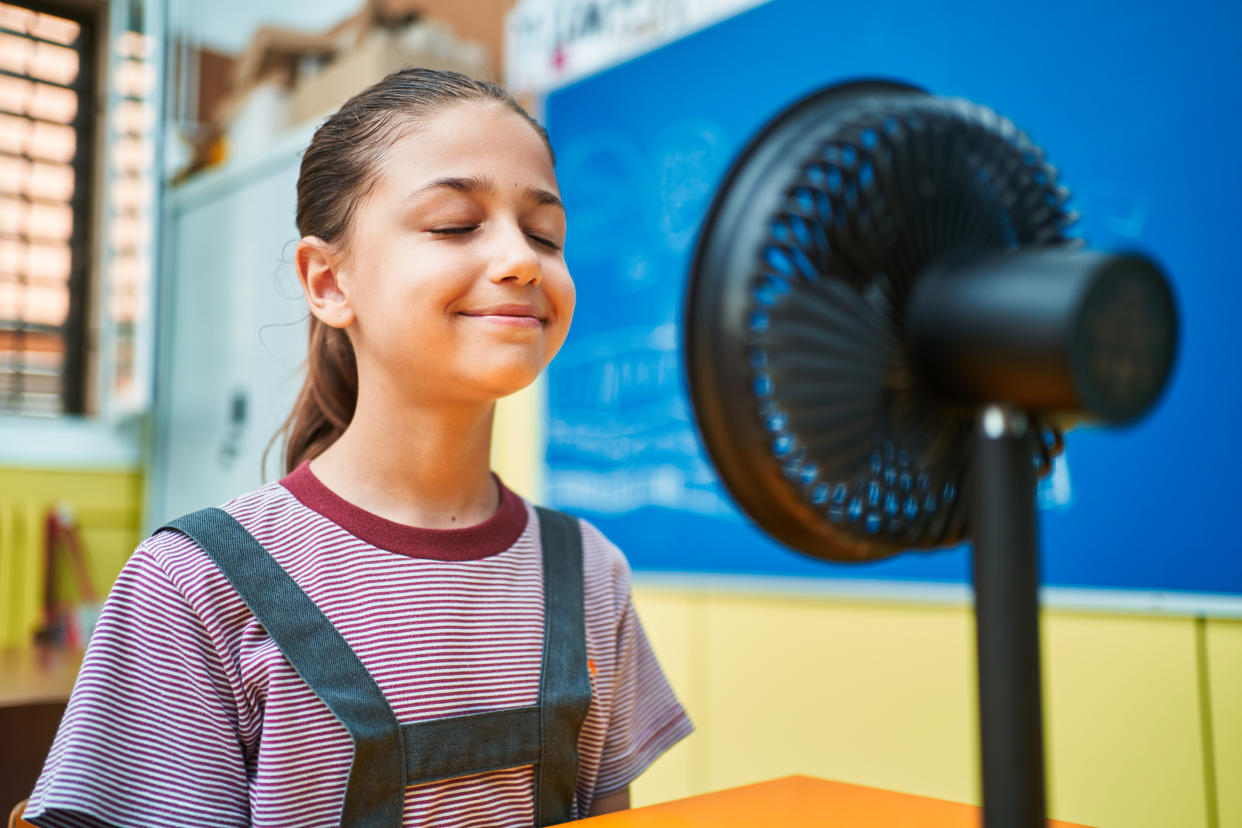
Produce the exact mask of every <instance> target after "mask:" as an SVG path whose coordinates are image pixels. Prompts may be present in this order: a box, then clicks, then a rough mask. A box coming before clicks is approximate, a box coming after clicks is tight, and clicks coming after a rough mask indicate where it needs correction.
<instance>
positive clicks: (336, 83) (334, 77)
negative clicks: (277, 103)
mask: <svg viewBox="0 0 1242 828" xmlns="http://www.w3.org/2000/svg"><path fill="white" fill-rule="evenodd" d="M407 66H426V67H428V68H431V69H451V70H453V71H457V72H462V73H464V74H467V75H470V76H471V77H476V78H487V77H490V76H491V74H492V70H491V67H490V66H489V65H488V62H487V54H486V50H485V49H484V48H483V46H482V45H481V44H478V43H472V42H464V41H461V40H458V39H457V37H456V36H455V35H454V34H453V32H452V30H451V29H450V28H449V27H448V26H447V25H445V24H443V23H441V22H439V21H433V20H419V21H417V22H414V23H411V24H409V25H407V26H404V27H402V28H389V27H386V26H375V27H372V28H370V29H369V30H368V31H366V32H365V33H364V34H363V35H362V38H361V40H360V41H359V42H358V43H357V45H355V46H354V47H353V48H350V49H346V50H344V51H341V52H339V53H338V54H337V55H336V56H335V57H334V58H333V59H332V61H331V62H330V63H328V64H327V65H326V66H324V67H323V68H322V69H320V70H319V71H318V72H317V73H315V74H313V75H303V76H301V77H299V78H298V81H297V84H296V85H295V86H294V89H293V94H292V96H291V98H290V102H289V124H290V125H294V124H300V123H303V122H305V121H309V120H313V119H316V118H320V117H323V116H325V115H328V114H330V113H332V112H334V111H335V110H336V109H338V108H339V107H340V106H341V104H343V103H345V101H347V100H349V99H350V98H352V97H353V96H354V95H356V94H358V93H359V92H361V91H362V90H363V89H365V88H366V87H368V86H370V85H371V84H373V83H375V82H376V81H379V80H381V79H382V78H383V77H384V76H386V75H388V74H390V73H391V72H395V71H397V70H398V69H404V68H405V67H407Z"/></svg>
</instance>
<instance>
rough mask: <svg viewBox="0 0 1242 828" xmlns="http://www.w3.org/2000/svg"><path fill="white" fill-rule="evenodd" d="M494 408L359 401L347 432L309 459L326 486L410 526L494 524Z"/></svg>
mask: <svg viewBox="0 0 1242 828" xmlns="http://www.w3.org/2000/svg"><path fill="white" fill-rule="evenodd" d="M494 410H495V404H494V403H492V402H486V403H473V404H452V405H442V406H439V407H418V408H410V407H408V406H406V407H403V406H400V405H387V404H382V403H381V402H380V401H372V400H369V399H367V398H365V397H364V396H363V395H362V394H360V395H359V399H358V405H357V408H356V409H355V412H354V418H353V420H352V421H351V422H350V424H349V426H348V427H347V428H346V429H345V432H344V434H342V435H341V436H340V438H339V439H338V440H337V441H336V442H335V443H333V444H332V445H331V446H330V447H328V449H327V450H326V451H324V453H323V454H321V455H320V456H319V457H317V458H315V459H314V460H312V461H311V471H312V472H314V474H315V476H316V477H317V478H319V480H320V482H322V483H323V484H324V485H325V486H327V487H328V488H329V489H331V490H332V491H334V492H336V493H337V494H338V495H340V496H341V497H342V498H344V499H345V500H348V501H349V502H350V503H353V504H354V505H355V506H358V507H359V508H361V509H365V510H367V511H368V512H371V513H373V514H376V515H379V516H380V517H383V518H387V519H388V520H391V521H394V522H396V523H402V524H405V525H407V526H420V527H424V528H428V529H454V528H462V527H466V526H473V525H475V524H478V523H482V522H483V521H485V520H487V519H488V518H490V517H491V516H492V515H493V514H495V512H496V509H497V508H499V505H500V492H499V490H498V489H497V487H496V484H495V483H494V482H493V480H492V475H491V469H490V456H491V447H492V415H493V412H494Z"/></svg>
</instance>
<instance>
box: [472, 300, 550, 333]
mask: <svg viewBox="0 0 1242 828" xmlns="http://www.w3.org/2000/svg"><path fill="white" fill-rule="evenodd" d="M460 315H461V316H468V317H470V318H472V319H478V320H481V321H484V322H491V323H493V324H496V325H506V326H510V327H518V328H537V327H539V326H541V325H543V323H544V322H545V321H546V318H545V317H544V316H543V315H541V314H540V313H539V312H538V311H536V310H535V308H534V307H533V306H531V305H517V304H509V305H495V306H493V307H488V308H478V309H474V310H468V311H461V312H460Z"/></svg>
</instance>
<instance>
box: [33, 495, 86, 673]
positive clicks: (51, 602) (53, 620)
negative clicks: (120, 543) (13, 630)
mask: <svg viewBox="0 0 1242 828" xmlns="http://www.w3.org/2000/svg"><path fill="white" fill-rule="evenodd" d="M58 554H60V555H65V556H67V558H68V563H69V567H70V570H71V571H72V573H73V579H74V581H75V582H76V586H77V593H78V601H77V602H76V603H74V602H69V601H64V600H61V599H59V598H58V597H57V592H58V590H57V581H56V571H57V567H56V559H57V556H58ZM98 606H99V599H98V597H97V595H96V594H95V587H94V585H92V584H91V577H90V573H89V572H88V571H87V568H86V555H85V552H84V551H83V547H82V532H81V529H80V528H79V526H78V522H77V519H76V518H75V517H74V515H73V512H72V510H70V509H69V507H67V506H63V505H62V506H53V507H51V508H49V509H48V511H47V516H46V518H45V519H44V532H43V626H41V627H40V628H39V629H38V630H36V631H35V643H37V644H45V645H53V646H60V647H68V648H71V649H75V650H80V649H82V648H83V647H85V646H86V642H87V639H89V638H90V634H91V630H92V629H93V628H94V619H95V618H96V617H97V616H98Z"/></svg>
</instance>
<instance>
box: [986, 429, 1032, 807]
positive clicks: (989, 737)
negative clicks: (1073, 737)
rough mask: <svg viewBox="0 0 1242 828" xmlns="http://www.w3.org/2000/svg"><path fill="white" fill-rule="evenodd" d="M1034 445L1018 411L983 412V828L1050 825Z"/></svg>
mask: <svg viewBox="0 0 1242 828" xmlns="http://www.w3.org/2000/svg"><path fill="white" fill-rule="evenodd" d="M1032 439H1034V438H1033V436H1032V435H1031V433H1030V428H1029V424H1028V420H1027V417H1026V415H1025V414H1023V413H1022V412H1021V411H1019V410H1016V409H1014V408H1011V407H1008V406H1003V405H989V406H986V407H984V408H983V409H982V410H981V414H980V418H979V423H978V426H977V431H976V434H975V461H974V475H973V476H974V480H975V487H976V489H975V504H976V508H975V510H974V514H975V517H974V520H973V526H972V530H973V531H972V534H973V536H974V578H975V625H976V638H977V642H978V658H979V732H980V738H981V751H980V753H981V758H982V761H983V824H984V826H985V828H1027V826H1031V828H1034V827H1035V826H1038V828H1044V825H1045V808H1044V749H1043V713H1042V710H1041V707H1040V677H1039V674H1040V671H1039V594H1038V593H1039V572H1038V539H1037V537H1036V528H1037V527H1036V522H1035V468H1034V465H1033V462H1032V457H1033V454H1032V443H1031V441H1032Z"/></svg>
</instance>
